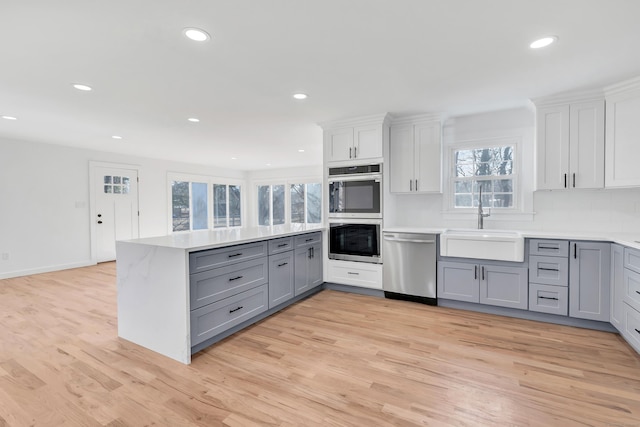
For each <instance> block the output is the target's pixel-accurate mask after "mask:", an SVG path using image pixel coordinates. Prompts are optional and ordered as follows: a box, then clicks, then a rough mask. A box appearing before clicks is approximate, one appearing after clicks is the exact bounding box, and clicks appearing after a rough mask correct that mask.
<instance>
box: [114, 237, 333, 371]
mask: <svg viewBox="0 0 640 427" xmlns="http://www.w3.org/2000/svg"><path fill="white" fill-rule="evenodd" d="M323 230H324V227H323V226H322V225H320V224H317V225H313V224H311V225H309V224H307V225H304V224H292V225H282V226H272V227H249V228H238V229H225V230H214V231H196V232H191V233H184V234H172V235H168V236H161V237H151V238H143V239H135V240H127V241H118V242H117V243H116V257H117V264H116V265H117V267H116V268H117V279H118V336H119V337H121V338H124V339H126V340H129V341H131V342H134V343H136V344H139V345H141V346H143V347H146V348H148V349H150V350H153V351H156V352H158V353H160V354H163V355H165V356H167V357H170V358H172V359H175V360H177V361H179V362H182V363H186V364H188V363H191V355H192V354H193V353H195V352H197V351H199V350H201V349H202V348H205V347H207V346H208V345H211V344H213V343H214V342H216V341H219V340H220V339H223V338H225V337H227V336H229V335H231V334H232V333H233V332H235V331H237V330H240V329H242V328H243V327H246V326H248V325H250V324H252V323H254V322H256V321H258V320H260V319H263V318H264V317H266V316H268V315H270V314H272V313H274V312H276V311H278V310H280V309H282V308H284V307H286V306H287V305H289V304H291V303H293V302H295V301H298V300H300V299H302V298H305V297H307V296H309V295H312V294H313V293H315V292H317V291H318V290H320V289H321V287H319V285H321V284H322V231H323Z"/></svg>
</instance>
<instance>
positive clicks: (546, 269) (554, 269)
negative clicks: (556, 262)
mask: <svg viewBox="0 0 640 427" xmlns="http://www.w3.org/2000/svg"><path fill="white" fill-rule="evenodd" d="M538 270H544V271H560V270H558V269H557V268H544V267H538Z"/></svg>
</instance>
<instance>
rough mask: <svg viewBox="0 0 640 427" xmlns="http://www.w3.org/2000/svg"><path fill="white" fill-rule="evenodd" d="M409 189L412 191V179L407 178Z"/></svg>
mask: <svg viewBox="0 0 640 427" xmlns="http://www.w3.org/2000/svg"><path fill="white" fill-rule="evenodd" d="M409 191H413V180H412V179H410V180H409Z"/></svg>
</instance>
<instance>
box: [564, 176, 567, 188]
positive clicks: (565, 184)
mask: <svg viewBox="0 0 640 427" xmlns="http://www.w3.org/2000/svg"><path fill="white" fill-rule="evenodd" d="M564 188H567V174H566V173H565V174H564Z"/></svg>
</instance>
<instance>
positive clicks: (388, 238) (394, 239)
mask: <svg viewBox="0 0 640 427" xmlns="http://www.w3.org/2000/svg"><path fill="white" fill-rule="evenodd" d="M384 240H386V241H388V242H409V243H435V242H436V241H435V240H421V239H398V238H397V237H387V236H385V237H384Z"/></svg>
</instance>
